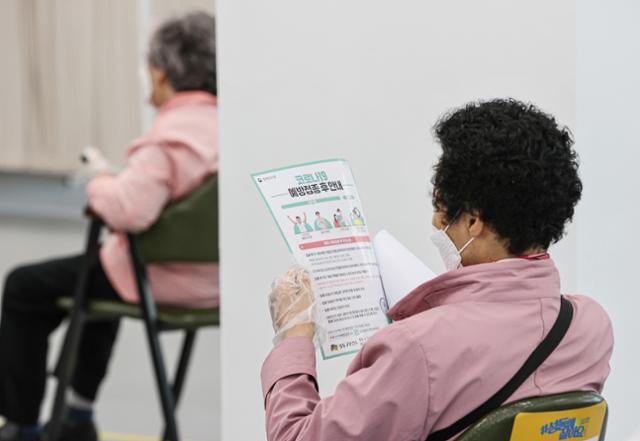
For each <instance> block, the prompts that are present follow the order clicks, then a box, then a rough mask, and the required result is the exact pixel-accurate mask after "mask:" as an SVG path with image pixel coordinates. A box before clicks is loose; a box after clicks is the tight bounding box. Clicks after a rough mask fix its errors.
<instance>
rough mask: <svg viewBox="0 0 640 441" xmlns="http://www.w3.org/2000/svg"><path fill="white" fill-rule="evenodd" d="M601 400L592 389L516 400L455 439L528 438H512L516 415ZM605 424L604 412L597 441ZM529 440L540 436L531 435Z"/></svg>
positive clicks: (508, 440)
mask: <svg viewBox="0 0 640 441" xmlns="http://www.w3.org/2000/svg"><path fill="white" fill-rule="evenodd" d="M602 402H605V400H604V398H602V397H601V396H600V395H597V394H594V393H591V392H569V393H564V394H558V395H549V396H543V397H536V398H528V399H524V400H520V401H516V402H513V403H511V404H507V405H505V406H502V407H500V408H499V409H496V410H494V411H493V412H491V413H489V414H488V415H486V416H485V417H483V418H482V419H481V420H480V421H478V422H477V423H475V424H474V425H473V426H471V427H470V428H469V429H467V430H466V431H465V432H464V433H463V434H462V435H460V436H459V437H458V438H457V440H456V441H529V440H527V439H522V440H512V439H511V434H512V430H513V424H514V421H515V419H516V416H517V415H518V414H520V413H524V412H526V413H537V412H555V411H562V410H574V409H583V408H585V407H590V406H594V405H596V404H600V403H602ZM606 423H607V414H605V419H604V421H603V424H602V428H601V429H600V438H599V441H604V437H605V432H606ZM538 430H539V429H538ZM538 435H539V433H538ZM548 438H549V441H551V440H557V439H558V438H557V435H556V436H555V437H551V436H549V437H548ZM530 439H536V440H537V439H539V438H538V437H536V434H532V435H531V438H530Z"/></svg>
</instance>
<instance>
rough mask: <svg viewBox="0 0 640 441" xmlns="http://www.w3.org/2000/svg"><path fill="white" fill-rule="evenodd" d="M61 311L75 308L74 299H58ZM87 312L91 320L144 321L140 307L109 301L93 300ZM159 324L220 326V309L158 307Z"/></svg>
mask: <svg viewBox="0 0 640 441" xmlns="http://www.w3.org/2000/svg"><path fill="white" fill-rule="evenodd" d="M57 303H58V306H59V307H60V308H61V309H64V310H66V311H70V310H71V309H72V308H73V298H71V297H62V298H60V299H58V302H57ZM85 312H86V313H87V314H88V315H89V317H90V318H96V319H110V318H124V317H127V318H132V319H138V320H142V319H143V312H142V308H141V307H140V305H137V304H133V303H124V302H113V301H109V300H91V301H89V302H88V303H87V305H86V309H85ZM158 323H159V325H160V326H161V327H163V328H165V329H198V328H203V327H206V326H219V325H220V310H219V309H218V308H208V309H192V308H180V307H175V306H158Z"/></svg>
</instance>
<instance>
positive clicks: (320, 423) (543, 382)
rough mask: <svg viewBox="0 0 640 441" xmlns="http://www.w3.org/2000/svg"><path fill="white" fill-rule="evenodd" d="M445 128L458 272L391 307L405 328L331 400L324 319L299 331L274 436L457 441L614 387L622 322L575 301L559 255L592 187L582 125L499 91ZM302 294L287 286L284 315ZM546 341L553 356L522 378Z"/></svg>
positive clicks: (441, 208)
mask: <svg viewBox="0 0 640 441" xmlns="http://www.w3.org/2000/svg"><path fill="white" fill-rule="evenodd" d="M435 135H436V138H437V140H438V141H439V142H440V145H441V146H442V155H441V156H440V157H439V159H438V162H437V164H436V165H435V174H434V176H433V179H432V183H433V187H434V188H433V205H434V210H435V214H434V216H433V225H434V226H435V228H436V232H435V234H434V236H433V239H434V243H435V244H436V245H437V247H438V249H439V250H440V251H441V254H442V257H443V259H444V260H445V264H446V267H447V269H448V270H449V271H447V272H446V273H444V274H442V275H441V276H439V277H437V278H436V279H433V280H431V281H429V282H427V283H425V284H424V285H422V286H420V287H418V288H416V289H415V290H413V291H412V292H410V293H408V294H407V295H406V297H405V298H403V299H402V300H400V301H399V302H398V303H397V304H396V305H395V306H394V307H393V308H392V309H391V310H390V311H389V313H388V315H389V317H390V318H392V319H393V320H395V323H393V324H392V325H390V326H388V327H386V328H385V329H383V330H381V331H380V332H378V333H377V334H376V335H374V336H373V337H372V338H371V339H370V340H369V341H368V342H367V343H366V344H365V345H364V347H363V348H362V350H361V351H360V353H359V354H358V355H357V356H356V358H355V359H354V360H353V362H352V363H351V366H350V367H349V370H348V373H347V376H346V378H344V379H343V380H342V382H341V383H340V384H339V385H338V387H337V389H336V391H335V394H334V395H333V396H329V397H326V398H320V396H319V395H318V391H317V386H316V385H317V381H316V378H317V376H316V371H315V350H314V346H313V343H312V339H311V337H312V336H313V334H314V324H313V323H312V322H309V323H297V324H296V326H292V327H290V328H289V329H288V330H287V331H286V332H285V334H284V339H283V340H282V341H281V342H280V343H279V344H278V345H277V346H276V347H275V348H274V349H273V351H272V352H271V354H270V355H269V357H268V358H267V360H266V361H265V363H264V366H263V369H262V385H263V392H264V398H265V405H266V411H267V432H268V439H269V440H270V441H303V440H304V441H325V440H326V441H334V440H341V441H349V440H354V441H355V440H363V441H364V440H366V441H389V440H393V441H416V440H417V441H423V440H425V439H431V440H445V439H452V438H455V437H456V436H457V434H459V433H460V431H461V430H463V429H464V428H465V427H467V426H468V425H469V423H470V422H471V421H473V420H474V419H475V418H476V417H477V416H478V414H479V413H478V412H482V411H483V410H485V409H490V408H492V406H493V408H495V406H496V404H497V405H499V404H502V403H505V402H509V401H514V400H518V399H522V398H525V397H533V396H539V395H548V394H555V393H561V392H567V391H574V390H583V391H594V392H599V391H601V389H602V387H603V385H604V382H605V380H606V378H607V376H608V373H609V358H610V356H611V352H612V346H613V336H612V330H611V324H610V321H609V318H608V316H607V314H606V313H605V311H604V310H603V309H602V308H601V307H600V306H599V305H598V304H597V303H596V302H595V301H594V300H592V299H590V298H588V297H584V296H573V295H571V296H569V295H565V296H561V290H560V275H559V273H558V270H557V268H556V266H555V264H554V262H553V260H552V259H551V258H550V256H549V254H548V249H549V246H550V245H551V244H552V243H555V242H557V241H558V240H560V239H561V238H562V236H563V234H564V230H565V225H566V223H567V222H569V221H570V220H571V219H572V217H573V214H574V207H575V206H576V204H577V202H578V200H579V199H580V195H581V191H582V184H581V181H580V178H579V176H578V162H577V158H576V153H575V152H574V150H573V148H572V145H573V141H572V138H571V135H570V133H569V131H568V130H567V129H565V128H562V127H559V126H558V125H557V123H556V121H555V120H554V118H553V117H551V116H550V115H547V114H545V113H543V112H542V111H540V110H539V109H537V108H536V107H534V106H533V105H528V104H524V103H521V102H518V101H515V100H495V101H488V102H474V103H470V104H468V105H466V106H464V107H462V108H460V109H458V110H455V111H453V112H451V113H449V114H447V115H446V116H444V117H443V118H442V119H441V120H440V121H439V122H438V124H437V125H436V127H435ZM301 286H302V288H301V289H303V290H304V289H306V290H308V291H309V290H310V288H309V284H302V285H301ZM288 289H290V287H288V286H285V283H284V282H282V283H281V285H280V286H276V287H275V296H276V297H278V296H279V292H282V294H283V295H282V296H281V298H280V299H279V300H280V301H281V303H283V304H282V306H281V308H283V309H284V310H286V308H287V307H288V306H289V305H287V296H286V292H287V290H288ZM301 298H309V299H311V298H312V295H309V296H301ZM298 301H299V300H298ZM307 302H311V300H307ZM296 308H297V309H301V308H302V307H301V306H300V305H296ZM276 313H277V311H276ZM550 329H557V330H562V331H559V332H557V333H556V332H555V331H554V333H553V335H552V336H551V337H549V334H551V332H550ZM556 334H557V335H559V336H560V337H559V339H557V338H556V337H555V335H556ZM547 337H548V338H547ZM554 340H555V345H556V346H553V345H552V344H551V343H550V342H552V341H554ZM543 341H544V342H545V343H544V344H542V342H543ZM558 341H559V343H558ZM539 347H544V348H545V351H547V354H550V355H548V356H546V358H545V357H538V358H540V360H538V361H537V365H534V367H533V369H532V372H529V373H527V374H526V375H523V376H522V378H518V376H516V375H515V374H516V372H520V371H521V368H523V366H525V360H527V358H528V357H529V356H530V355H531V354H532V353H533V352H534V350H535V349H536V348H539ZM523 372H526V370H523ZM514 377H516V378H518V379H517V381H509V380H510V379H512V378H514ZM507 384H509V387H505V385H507ZM510 388H511V389H512V390H510ZM499 390H502V391H507V392H506V393H504V392H503V393H502V395H505V396H503V397H502V398H501V399H500V400H498V401H496V400H490V398H491V397H492V396H493V395H494V394H496V392H498V391H499ZM474 411H475V412H474Z"/></svg>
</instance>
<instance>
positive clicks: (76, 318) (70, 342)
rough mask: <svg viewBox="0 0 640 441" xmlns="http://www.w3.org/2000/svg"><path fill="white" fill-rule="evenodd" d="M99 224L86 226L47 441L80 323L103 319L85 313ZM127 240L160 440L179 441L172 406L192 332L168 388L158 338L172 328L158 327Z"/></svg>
mask: <svg viewBox="0 0 640 441" xmlns="http://www.w3.org/2000/svg"><path fill="white" fill-rule="evenodd" d="M103 225H104V224H103V222H102V220H100V219H97V218H94V219H92V220H91V223H90V226H89V231H88V235H87V244H86V251H85V257H84V260H83V263H82V268H81V271H80V275H79V277H78V281H77V284H76V287H75V292H74V293H73V300H74V302H73V307H72V309H71V311H70V315H69V327H68V329H67V333H66V335H65V339H64V343H63V346H62V350H61V353H60V359H59V362H58V365H57V367H56V371H55V376H56V377H57V378H58V384H57V388H56V394H55V399H54V403H53V410H52V417H51V421H50V423H49V429H48V436H49V438H48V439H49V441H58V439H59V438H60V434H61V430H62V425H63V423H64V419H65V417H66V412H67V409H66V391H67V389H68V387H69V386H70V384H71V381H72V378H73V375H74V372H75V367H76V361H77V354H78V350H79V347H80V342H81V340H82V334H83V330H84V324H85V323H86V322H88V321H91V320H99V319H104V318H96V317H92V316H91V314H90V313H89V312H88V311H87V303H88V302H87V300H88V292H87V291H88V290H87V288H88V286H89V277H91V269H92V268H93V267H94V265H95V264H96V263H97V261H98V258H99V248H100V246H99V239H100V232H101V230H102V227H103ZM128 240H129V253H130V255H131V259H132V261H133V269H134V274H135V281H136V287H137V289H138V293H139V298H140V306H141V309H142V313H143V322H144V327H145V330H146V335H147V342H148V345H149V350H150V352H151V361H152V364H153V370H154V374H155V379H156V387H157V389H158V394H159V398H160V404H161V410H162V414H163V417H164V422H165V428H164V432H163V438H162V439H163V440H166V441H179V437H178V424H177V421H176V406H177V403H178V400H179V398H180V395H181V393H182V389H183V385H184V381H185V378H186V374H187V369H188V367H189V363H190V360H191V354H192V352H193V346H194V343H195V337H196V330H195V329H185V330H184V340H183V343H182V349H181V352H180V357H179V360H178V366H177V370H176V374H175V377H174V380H173V386H172V387H170V386H169V381H168V376H167V369H166V365H165V362H164V355H163V352H162V346H161V344H160V338H159V335H160V332H162V331H166V330H172V329H175V328H168V327H164V326H162V323H160V322H159V321H158V310H157V307H156V304H155V301H154V300H153V295H152V293H151V288H150V286H149V282H148V279H147V275H146V269H145V266H144V264H143V263H142V261H141V260H140V258H139V256H138V252H137V249H136V247H135V238H134V237H133V236H132V235H131V234H129V235H128Z"/></svg>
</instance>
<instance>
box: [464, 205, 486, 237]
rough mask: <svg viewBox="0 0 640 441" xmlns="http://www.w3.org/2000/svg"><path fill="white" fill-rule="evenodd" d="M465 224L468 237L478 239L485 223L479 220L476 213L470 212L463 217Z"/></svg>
mask: <svg viewBox="0 0 640 441" xmlns="http://www.w3.org/2000/svg"><path fill="white" fill-rule="evenodd" d="M465 223H466V226H467V230H468V231H469V236H471V237H480V235H482V233H483V232H484V229H485V223H484V221H483V220H482V219H481V218H480V213H478V211H475V210H474V211H472V212H470V213H467V214H466V215H465Z"/></svg>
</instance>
